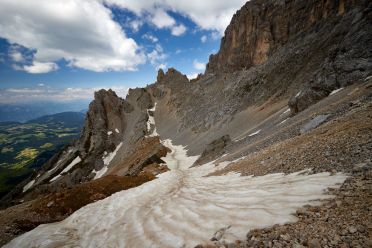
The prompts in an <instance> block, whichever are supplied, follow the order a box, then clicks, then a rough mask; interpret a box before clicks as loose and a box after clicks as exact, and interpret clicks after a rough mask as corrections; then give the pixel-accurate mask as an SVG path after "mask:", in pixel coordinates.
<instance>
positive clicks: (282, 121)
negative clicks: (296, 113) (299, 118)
mask: <svg viewBox="0 0 372 248" xmlns="http://www.w3.org/2000/svg"><path fill="white" fill-rule="evenodd" d="M288 119H289V118H287V119H285V120H283V121H281V122H280V123H279V124H278V126H279V125H282V124H283V123H284V122H286V121H287V120H288Z"/></svg>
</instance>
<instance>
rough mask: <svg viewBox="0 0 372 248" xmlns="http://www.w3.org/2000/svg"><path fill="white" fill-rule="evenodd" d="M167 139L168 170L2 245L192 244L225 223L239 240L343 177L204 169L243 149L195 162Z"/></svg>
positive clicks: (289, 217) (229, 236)
mask: <svg viewBox="0 0 372 248" xmlns="http://www.w3.org/2000/svg"><path fill="white" fill-rule="evenodd" d="M162 143H163V144H164V145H165V146H167V147H168V148H170V149H171V151H172V152H170V153H168V154H167V155H166V157H164V158H162V159H163V160H164V161H165V162H166V164H167V166H168V167H169V168H170V171H167V172H165V173H162V174H160V175H158V178H157V179H155V180H152V181H150V182H147V183H145V184H142V185H141V186H139V187H135V188H131V189H129V190H124V191H121V192H118V193H116V194H113V195H111V196H110V197H107V198H105V199H103V200H101V201H98V202H95V203H92V204H89V205H87V206H85V207H83V208H81V209H79V210H78V211H76V212H75V213H74V214H72V215H71V216H70V217H68V218H67V219H65V220H63V221H61V222H57V223H53V224H46V225H40V226H38V227H37V228H35V229H34V230H32V231H30V232H28V233H25V234H23V235H21V236H19V237H17V238H16V239H14V240H12V241H11V242H10V243H9V244H7V245H6V246H5V247H30V246H36V247H55V246H58V245H60V244H64V245H66V246H69V247H182V246H185V247H194V246H196V245H197V244H199V243H203V242H206V241H208V240H209V239H210V238H211V237H212V236H213V234H214V233H216V231H218V230H221V228H225V229H226V230H225V232H223V234H221V240H225V241H229V242H234V241H235V240H237V239H240V240H241V239H244V238H245V235H246V233H247V232H248V231H249V230H252V229H255V228H265V227H269V226H272V225H275V224H285V223H288V222H295V221H296V220H297V218H296V217H295V216H294V215H293V214H294V213H295V212H296V210H297V209H298V208H300V207H302V206H304V205H306V204H309V205H318V204H320V200H323V199H329V198H331V197H332V196H331V195H328V194H324V192H325V190H326V189H327V188H330V187H332V188H337V187H339V186H340V184H341V183H343V182H344V180H345V179H346V176H345V175H343V174H341V173H336V174H334V175H331V174H330V173H327V172H324V173H318V174H310V173H309V171H300V172H296V173H292V174H288V175H285V174H283V173H276V174H268V175H265V176H258V177H253V176H240V174H238V173H234V172H231V173H228V174H226V175H223V176H208V177H205V176H206V175H208V174H210V173H211V172H214V171H216V170H218V169H221V168H224V167H225V166H227V165H229V164H231V163H233V162H236V161H238V160H240V159H243V158H244V157H243V158H239V159H238V160H234V161H224V162H221V163H216V161H212V162H209V163H206V164H204V165H202V166H199V167H191V168H190V166H191V165H192V164H193V163H194V162H195V160H196V159H197V158H198V156H188V155H187V150H186V149H185V147H184V146H182V145H173V143H172V141H171V140H169V139H167V140H163V141H162ZM97 213H99V215H97ZM226 227H229V228H226Z"/></svg>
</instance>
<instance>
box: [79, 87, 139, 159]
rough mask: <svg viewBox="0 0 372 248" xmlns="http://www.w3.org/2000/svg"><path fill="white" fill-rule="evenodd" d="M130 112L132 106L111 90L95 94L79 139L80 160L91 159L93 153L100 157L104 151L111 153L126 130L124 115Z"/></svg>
mask: <svg viewBox="0 0 372 248" xmlns="http://www.w3.org/2000/svg"><path fill="white" fill-rule="evenodd" d="M132 111H133V106H132V105H130V104H129V103H128V102H127V101H125V100H123V99H121V98H119V97H118V96H117V95H116V94H115V92H114V91H112V90H111V89H110V90H108V91H106V90H100V91H98V92H95V94H94V101H93V102H91V103H90V105H89V111H88V113H87V117H86V120H85V126H84V129H83V132H82V135H81V138H80V144H79V151H80V154H81V156H82V158H83V159H84V158H86V157H87V156H88V155H89V156H91V157H93V156H92V154H93V153H96V154H99V155H101V154H102V153H103V152H104V151H108V152H111V151H113V150H114V149H115V146H116V145H117V144H118V142H119V141H120V136H121V133H123V131H124V130H125V128H126V120H125V113H130V112H132ZM94 157H95V156H94Z"/></svg>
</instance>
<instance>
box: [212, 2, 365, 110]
mask: <svg viewBox="0 0 372 248" xmlns="http://www.w3.org/2000/svg"><path fill="white" fill-rule="evenodd" d="M371 9H372V4H371V2H370V1H352V0H340V1H315V0H312V1H308V0H300V1H288V0H278V1H261V0H256V1H249V2H247V3H246V4H245V6H243V8H242V9H240V10H239V11H238V12H237V13H236V14H235V15H234V17H233V19H232V21H231V23H230V25H229V26H228V27H227V29H226V31H225V36H224V37H223V38H222V41H221V47H220V51H219V52H218V53H217V54H215V55H211V56H210V59H209V63H208V65H207V69H206V74H219V73H221V72H222V73H229V72H236V71H241V70H246V69H250V68H252V67H254V66H256V67H257V66H260V65H262V66H263V67H262V70H264V71H265V70H266V73H263V74H264V75H270V74H271V72H272V71H275V72H276V74H277V76H278V77H280V72H278V69H280V67H281V65H280V64H283V65H284V66H290V67H291V68H292V70H291V73H292V75H291V76H289V77H287V78H288V80H293V81H292V83H293V84H297V85H300V86H301V88H302V94H300V95H299V96H297V97H294V95H295V94H297V93H294V95H293V97H292V98H291V100H290V102H289V106H290V108H291V111H292V113H293V114H295V113H297V112H300V111H302V110H304V109H305V108H307V107H308V106H310V105H311V104H313V103H315V102H317V101H319V100H320V99H322V98H324V97H326V96H328V94H329V93H330V92H331V91H332V90H335V89H337V88H339V87H344V86H346V85H349V84H352V83H354V82H356V81H358V80H361V79H362V78H365V77H366V76H368V75H369V74H368V72H370V71H371V69H372V62H371V60H370V59H368V58H370V57H371V55H372V49H371V45H370V44H371V42H372V38H371V32H370V31H368V30H371V28H372V26H371V18H372V14H371ZM277 56H280V57H281V58H277ZM293 56H299V57H300V58H301V60H300V61H298V60H297V59H296V58H294V57H293ZM295 61H296V62H295ZM293 62H295V63H296V64H297V66H298V68H296V67H297V66H296V65H293V66H292V65H291V64H293ZM270 63H275V64H276V66H274V67H273V66H271V68H265V67H270V66H269V64H270ZM275 67H276V68H275ZM273 81H276V80H273ZM287 84H288V83H287ZM283 86H284V85H283ZM285 87H286V86H285Z"/></svg>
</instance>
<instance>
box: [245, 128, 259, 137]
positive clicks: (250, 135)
mask: <svg viewBox="0 0 372 248" xmlns="http://www.w3.org/2000/svg"><path fill="white" fill-rule="evenodd" d="M260 132H261V129H260V130H258V131H256V132H254V133H251V134H249V135H248V137H252V136H254V135H256V134H259V133H260Z"/></svg>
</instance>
